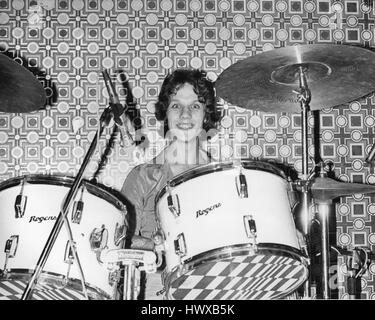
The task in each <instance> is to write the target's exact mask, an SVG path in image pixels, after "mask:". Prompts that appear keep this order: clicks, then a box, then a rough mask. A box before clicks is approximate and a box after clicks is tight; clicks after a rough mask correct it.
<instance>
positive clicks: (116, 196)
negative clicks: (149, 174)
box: [0, 174, 127, 211]
mask: <svg viewBox="0 0 375 320" xmlns="http://www.w3.org/2000/svg"><path fill="white" fill-rule="evenodd" d="M24 179H25V183H26V184H27V183H30V184H50V185H56V186H63V187H71V186H72V185H73V183H74V179H75V178H74V177H71V176H63V175H61V176H60V175H49V174H31V175H23V176H18V177H13V178H10V179H8V180H5V181H3V182H1V183H0V192H1V191H3V190H5V189H8V188H11V187H14V186H17V185H19V184H20V183H21V181H22V180H24ZM82 184H84V186H85V187H86V189H87V191H88V192H89V193H90V194H92V195H94V196H96V197H98V198H101V199H103V200H105V201H107V202H109V203H111V204H112V205H113V206H115V207H116V208H117V209H119V210H120V211H125V210H126V203H127V200H126V198H125V197H124V196H123V195H122V194H121V193H120V192H119V191H117V190H115V189H112V188H109V187H107V186H105V185H103V184H100V183H93V182H90V181H88V180H86V179H82V183H81V185H82Z"/></svg>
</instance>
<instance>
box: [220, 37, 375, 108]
mask: <svg viewBox="0 0 375 320" xmlns="http://www.w3.org/2000/svg"><path fill="white" fill-rule="evenodd" d="M300 66H302V67H303V69H304V71H305V74H306V80H307V86H308V88H309V89H310V91H311V102H310V104H309V105H310V110H320V109H324V108H329V107H335V106H339V105H342V104H345V103H348V102H351V101H353V100H355V99H358V98H362V97H364V96H366V95H368V94H370V93H371V92H373V91H375V52H372V51H370V50H367V49H364V48H360V47H354V46H348V45H336V44H311V45H310V44H308V45H296V46H290V47H284V48H279V49H274V50H271V51H266V52H264V53H261V54H257V55H255V56H251V57H249V58H246V59H244V60H241V61H238V62H236V63H234V64H233V65H232V66H230V67H228V68H227V69H226V70H224V71H223V72H222V73H221V74H220V75H219V77H218V78H217V80H216V83H215V87H216V93H217V95H218V96H219V97H221V98H223V99H224V100H225V101H227V102H229V103H231V104H233V105H236V106H239V107H242V108H245V109H250V110H257V111H265V112H292V113H296V112H301V106H300V102H299V101H298V93H295V92H293V90H298V89H299V67H300Z"/></svg>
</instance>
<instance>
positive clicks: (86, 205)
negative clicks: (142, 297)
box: [0, 175, 126, 300]
mask: <svg viewBox="0 0 375 320" xmlns="http://www.w3.org/2000/svg"><path fill="white" fill-rule="evenodd" d="M73 182H74V178H71V177H63V176H49V175H29V176H23V177H17V178H13V179H10V180H7V181H5V182H3V183H1V184H0V208H1V212H0V250H1V251H0V299H20V297H21V296H22V293H23V291H24V289H25V287H26V285H27V283H28V281H29V280H30V278H31V276H32V274H33V273H34V268H35V266H36V264H37V262H38V260H39V257H40V255H41V253H42V250H43V248H44V247H45V245H46V242H47V239H48V237H49V235H50V232H51V230H52V228H53V225H54V223H55V222H56V219H57V216H58V214H59V212H60V210H61V207H62V204H63V201H64V199H65V197H66V195H67V194H68V192H69V189H70V187H71V186H72V185H73ZM125 217H126V207H125V199H123V198H122V197H121V194H120V193H118V192H116V191H115V190H112V189H110V188H107V187H105V186H102V185H98V184H93V183H90V182H88V181H85V180H83V181H82V184H81V187H80V189H78V192H77V196H76V198H75V201H74V202H72V205H71V208H69V211H68V214H67V219H68V221H69V225H70V227H71V230H72V233H73V240H74V242H75V243H76V251H77V255H78V259H79V261H80V264H81V266H82V271H83V275H84V278H85V286H86V288H87V295H88V297H89V299H100V300H101V299H112V298H113V296H114V292H115V288H114V283H113V281H112V280H111V274H110V272H109V271H108V270H107V267H106V265H105V264H104V263H103V262H102V261H101V258H102V257H101V255H102V254H104V253H105V251H104V252H103V250H107V249H117V248H120V247H121V245H122V240H123V239H124V237H125V232H126V220H125ZM68 240H69V237H68V233H67V230H66V226H63V227H62V228H61V230H60V232H59V234H58V236H57V238H56V241H55V243H54V245H53V247H52V249H51V252H50V255H49V256H48V259H47V261H46V264H45V266H44V268H43V271H42V273H41V275H40V277H39V279H38V280H39V282H38V284H37V285H36V286H35V290H34V291H33V296H32V299H43V300H45V299H48V300H53V299H63V300H66V299H69V300H70V299H84V298H85V297H84V295H83V291H82V285H81V280H82V277H81V273H80V272H79V268H78V266H77V263H76V261H75V260H74V255H73V252H72V250H71V248H70V245H69V241H68Z"/></svg>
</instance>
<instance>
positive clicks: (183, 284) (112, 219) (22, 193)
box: [0, 44, 375, 300]
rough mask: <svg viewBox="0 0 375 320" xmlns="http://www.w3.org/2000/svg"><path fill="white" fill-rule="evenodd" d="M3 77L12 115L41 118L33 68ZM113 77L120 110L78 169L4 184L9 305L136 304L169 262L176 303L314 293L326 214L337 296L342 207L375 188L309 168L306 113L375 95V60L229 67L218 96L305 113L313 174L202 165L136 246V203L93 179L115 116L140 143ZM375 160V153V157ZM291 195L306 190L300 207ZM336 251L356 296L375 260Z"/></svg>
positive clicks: (4, 102)
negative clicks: (336, 230)
mask: <svg viewBox="0 0 375 320" xmlns="http://www.w3.org/2000/svg"><path fill="white" fill-rule="evenodd" d="M0 70H1V71H0V81H1V86H0V111H1V112H7V113H22V112H31V111H34V110H37V109H39V108H40V107H41V106H42V105H43V104H44V103H45V93H44V90H43V87H42V86H41V84H40V83H39V82H38V81H37V80H36V78H35V77H34V76H33V75H32V74H31V73H30V72H29V71H27V70H26V69H25V68H23V67H22V66H20V65H19V64H17V63H16V62H14V61H13V60H11V59H9V58H7V57H5V56H4V55H0ZM103 77H104V81H105V84H106V87H107V90H108V93H109V99H110V103H109V105H108V106H107V107H106V108H105V109H104V111H103V114H102V115H101V117H100V128H99V129H98V134H97V135H96V136H95V138H94V139H93V141H92V143H91V145H90V147H89V148H88V151H87V153H86V155H85V158H84V159H83V162H82V165H81V167H80V169H79V171H78V173H77V175H76V176H75V177H67V176H57V175H54V176H52V175H42V174H39V175H38V174H36V175H35V174H34V175H25V176H20V177H15V178H11V179H9V180H6V181H3V182H1V183H0V208H1V212H0V246H3V247H4V250H3V252H2V253H0V268H1V269H0V300H1V299H21V300H29V299H40V300H50V299H62V300H65V299H69V300H70V299H93V300H107V299H110V300H120V299H122V300H134V299H137V297H138V294H139V290H140V276H139V275H140V272H141V271H144V272H146V273H155V272H157V269H160V268H161V267H162V266H163V268H164V269H163V270H164V271H163V274H162V285H163V286H164V289H163V292H164V298H165V299H170V300H186V299H188V300H254V299H288V297H291V296H294V297H296V298H301V299H311V298H312V297H313V292H312V291H313V290H312V287H313V281H312V277H311V273H312V269H313V268H315V267H316V266H315V265H314V263H315V260H314V257H313V255H314V254H316V252H314V250H313V249H312V242H313V240H314V239H313V237H314V235H313V233H312V224H313V221H315V220H317V221H319V232H318V236H319V238H320V248H319V250H318V255H320V257H321V262H320V263H319V266H318V268H319V269H320V271H321V293H320V296H318V298H319V297H321V298H323V299H331V288H330V279H329V277H330V273H329V272H330V261H331V259H330V258H331V253H330V252H331V250H332V248H333V246H332V245H331V241H330V237H329V227H330V225H329V219H330V218H331V217H332V216H333V215H334V210H333V200H334V199H336V198H339V197H342V196H347V195H353V194H370V193H375V186H374V185H370V184H359V183H346V182H341V181H338V180H335V179H333V178H330V177H328V172H327V171H326V170H325V169H324V167H323V165H321V164H319V165H313V166H310V167H312V168H310V169H309V155H308V147H309V146H308V141H309V140H308V116H309V114H310V112H311V111H319V110H321V109H323V108H328V107H329V108H331V107H340V105H343V104H345V103H348V102H351V101H353V100H355V99H358V98H362V97H364V96H366V95H368V94H370V93H372V92H373V91H374V88H375V53H373V52H372V51H370V50H367V49H364V48H360V47H353V46H347V45H332V44H330V45H328V44H315V45H297V46H291V47H285V48H280V49H275V50H272V51H268V52H264V53H262V54H258V55H255V56H252V57H249V58H246V59H244V60H241V61H238V62H236V63H234V64H233V65H232V66H231V67H229V68H227V69H226V70H225V71H224V72H222V74H221V75H220V76H219V77H218V79H217V81H216V83H215V86H216V93H217V95H218V96H219V97H220V98H222V99H224V100H226V101H228V102H229V103H231V104H233V105H237V106H239V107H242V108H245V109H249V110H255V111H263V112H290V113H300V114H301V120H302V121H301V131H302V172H301V174H300V175H299V177H298V179H296V180H294V181H293V180H291V179H290V177H288V175H287V174H286V173H285V172H284V171H283V170H282V169H280V168H279V167H277V166H276V165H274V164H272V163H268V162H265V161H259V160H238V161H237V160H233V161H226V162H214V163H210V164H207V165H203V166H200V167H196V168H194V169H190V170H188V171H186V172H184V173H182V174H180V175H178V176H176V177H174V178H173V179H172V180H170V181H168V183H167V184H166V185H165V186H164V187H163V188H162V189H161V190H160V191H159V192H158V194H157V196H156V202H155V205H156V215H157V221H158V230H157V232H156V233H155V235H154V237H153V238H152V239H142V238H141V237H140V238H139V239H138V242H137V239H136V237H135V238H134V241H133V245H129V244H128V241H127V240H128V239H127V237H128V235H127V231H128V230H127V229H128V225H127V218H128V217H127V213H128V212H127V205H128V204H127V200H126V198H125V197H124V195H122V194H121V193H119V192H117V191H116V190H114V189H111V188H108V187H106V186H104V185H101V184H99V183H97V182H96V177H94V178H93V179H91V180H90V181H88V180H85V179H83V174H84V171H85V169H86V167H87V165H88V162H89V161H90V158H91V157H92V155H93V153H94V150H95V148H96V144H97V142H98V139H100V136H101V135H102V133H103V131H104V129H105V128H106V127H107V126H108V125H109V122H110V121H111V120H112V119H113V120H114V121H115V124H116V126H114V127H115V129H116V128H117V130H120V132H121V134H124V135H127V136H128V137H131V136H129V132H128V130H127V128H126V126H124V124H123V121H122V120H121V119H122V115H123V114H124V109H125V108H124V107H123V106H122V105H121V103H120V102H119V99H118V96H117V94H116V92H115V89H114V86H113V84H112V82H111V80H110V77H109V75H108V73H107V71H105V72H103ZM115 129H114V130H115ZM373 158H374V155H371V153H370V155H369V157H368V159H367V160H368V162H370V163H372V161H373ZM207 190H209V192H207ZM202 195H204V196H202ZM291 195H297V199H298V200H297V201H295V203H292V201H291ZM296 221H300V225H299V226H298V225H297V222H296ZM63 227H64V228H65V230H66V232H65V233H64V232H61V229H62V228H63ZM334 249H335V250H336V252H339V253H340V254H342V255H344V256H347V257H349V258H351V259H352V262H353V263H352V265H351V267H350V268H349V267H348V269H349V271H350V272H349V273H348V274H349V276H348V287H349V291H350V292H349V294H350V297H351V298H353V299H355V298H357V292H356V291H355V286H354V281H356V278H358V276H359V275H360V274H362V273H363V271H364V270H365V267H366V265H367V262H368V261H369V260H373V259H375V255H374V254H373V253H372V252H371V251H368V250H366V249H364V248H360V249H357V248H354V249H353V250H348V249H346V248H334ZM362 253H364V255H365V257H366V261H363V259H362V257H363V254H362ZM354 265H355V267H353V266H354ZM356 268H357V269H356Z"/></svg>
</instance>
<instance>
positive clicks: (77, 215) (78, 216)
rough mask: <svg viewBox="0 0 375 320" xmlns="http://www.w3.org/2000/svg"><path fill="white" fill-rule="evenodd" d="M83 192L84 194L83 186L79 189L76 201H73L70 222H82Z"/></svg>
mask: <svg viewBox="0 0 375 320" xmlns="http://www.w3.org/2000/svg"><path fill="white" fill-rule="evenodd" d="M83 192H84V186H82V187H81V196H80V199H79V200H78V201H74V204H73V210H72V222H73V223H77V224H80V223H81V220H82V213H83V207H84V202H83Z"/></svg>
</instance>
